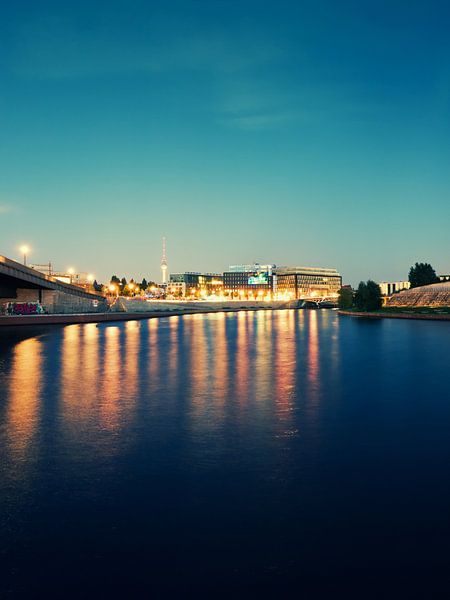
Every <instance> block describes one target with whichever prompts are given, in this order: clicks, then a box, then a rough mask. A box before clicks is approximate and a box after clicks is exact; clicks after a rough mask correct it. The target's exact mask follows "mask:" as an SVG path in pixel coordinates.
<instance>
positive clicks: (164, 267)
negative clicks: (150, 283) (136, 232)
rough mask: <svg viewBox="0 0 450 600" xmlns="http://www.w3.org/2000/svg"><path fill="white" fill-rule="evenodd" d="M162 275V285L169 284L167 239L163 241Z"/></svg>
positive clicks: (164, 238)
mask: <svg viewBox="0 0 450 600" xmlns="http://www.w3.org/2000/svg"><path fill="white" fill-rule="evenodd" d="M161 275H162V283H163V284H165V283H167V257H166V237H165V236H164V237H163V239H162V257H161Z"/></svg>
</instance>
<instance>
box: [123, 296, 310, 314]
mask: <svg viewBox="0 0 450 600" xmlns="http://www.w3.org/2000/svg"><path fill="white" fill-rule="evenodd" d="M282 308H299V302H298V301H291V302H286V301H285V300H273V301H272V302H264V301H261V302H257V301H254V300H238V301H235V300H229V301H225V300H224V301H223V302H195V301H194V302H177V301H164V300H155V301H145V300H140V299H135V298H118V300H117V302H116V303H115V304H114V305H113V306H112V307H111V310H112V311H114V312H133V313H141V312H158V311H164V312H171V311H181V312H185V311H189V312H191V313H192V312H217V311H222V310H226V311H230V310H231V311H235V310H274V309H282Z"/></svg>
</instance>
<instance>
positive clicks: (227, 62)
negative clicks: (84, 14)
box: [11, 16, 280, 79]
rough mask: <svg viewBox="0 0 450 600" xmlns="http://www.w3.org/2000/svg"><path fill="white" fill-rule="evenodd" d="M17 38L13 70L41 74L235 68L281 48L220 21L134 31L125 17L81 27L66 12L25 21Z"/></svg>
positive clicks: (152, 24) (156, 24)
mask: <svg viewBox="0 0 450 600" xmlns="http://www.w3.org/2000/svg"><path fill="white" fill-rule="evenodd" d="M14 39H15V43H14V48H13V52H12V55H11V65H12V69H13V70H14V72H15V73H16V74H19V75H22V76H27V77H35V78H42V79H63V78H65V79H67V78H77V77H89V76H96V75H101V74H113V73H114V74H117V73H133V72H144V73H145V72H147V73H157V72H165V71H171V70H180V69H181V70H183V69H187V70H192V71H209V72H212V73H217V72H219V73H220V72H223V73H232V72H236V71H241V70H245V69H248V68H250V67H254V66H255V65H261V64H266V63H267V62H268V61H272V60H274V59H276V58H277V57H278V56H279V54H280V50H279V48H278V47H277V46H276V45H271V44H270V42H268V41H267V40H266V39H265V38H264V35H263V34H260V35H258V34H257V33H254V32H253V33H252V35H250V36H249V35H247V34H245V35H244V33H241V32H234V33H233V32H230V31H226V30H224V29H222V28H221V27H219V26H217V25H215V26H214V27H209V28H208V29H207V30H205V29H204V30H202V31H192V30H190V29H189V28H188V27H186V28H184V29H183V28H181V29H180V26H179V24H176V23H172V22H170V21H168V20H167V18H164V19H162V18H161V17H158V18H155V19H153V20H152V21H147V22H145V21H144V22H143V23H140V24H139V26H136V24H134V29H133V32H132V35H131V34H130V32H129V31H128V32H127V29H126V27H122V23H121V22H118V23H114V24H113V25H111V24H109V25H107V24H105V23H103V24H102V23H99V24H97V25H96V26H95V27H93V28H80V27H79V26H78V25H77V22H76V21H75V20H74V19H69V18H67V17H64V18H63V17H53V16H52V17H46V18H43V17H41V18H39V19H33V20H30V21H29V22H27V23H22V25H21V26H20V28H18V29H17V30H16V32H15V36H14Z"/></svg>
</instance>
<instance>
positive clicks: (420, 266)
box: [408, 262, 440, 288]
mask: <svg viewBox="0 0 450 600" xmlns="http://www.w3.org/2000/svg"><path fill="white" fill-rule="evenodd" d="M408 279H409V283H410V284H411V287H412V288H416V287H421V286H422V285H430V284H431V283H439V281H440V280H439V277H438V276H437V275H436V271H435V270H434V269H433V267H432V266H431V265H430V264H429V263H417V262H416V264H415V265H414V266H413V267H411V268H410V270H409V277H408Z"/></svg>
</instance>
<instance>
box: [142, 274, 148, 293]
mask: <svg viewBox="0 0 450 600" xmlns="http://www.w3.org/2000/svg"><path fill="white" fill-rule="evenodd" d="M147 287H148V283H147V280H146V279H145V277H144V278H143V280H142V281H141V290H144V291H145V290H146V289H147Z"/></svg>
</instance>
